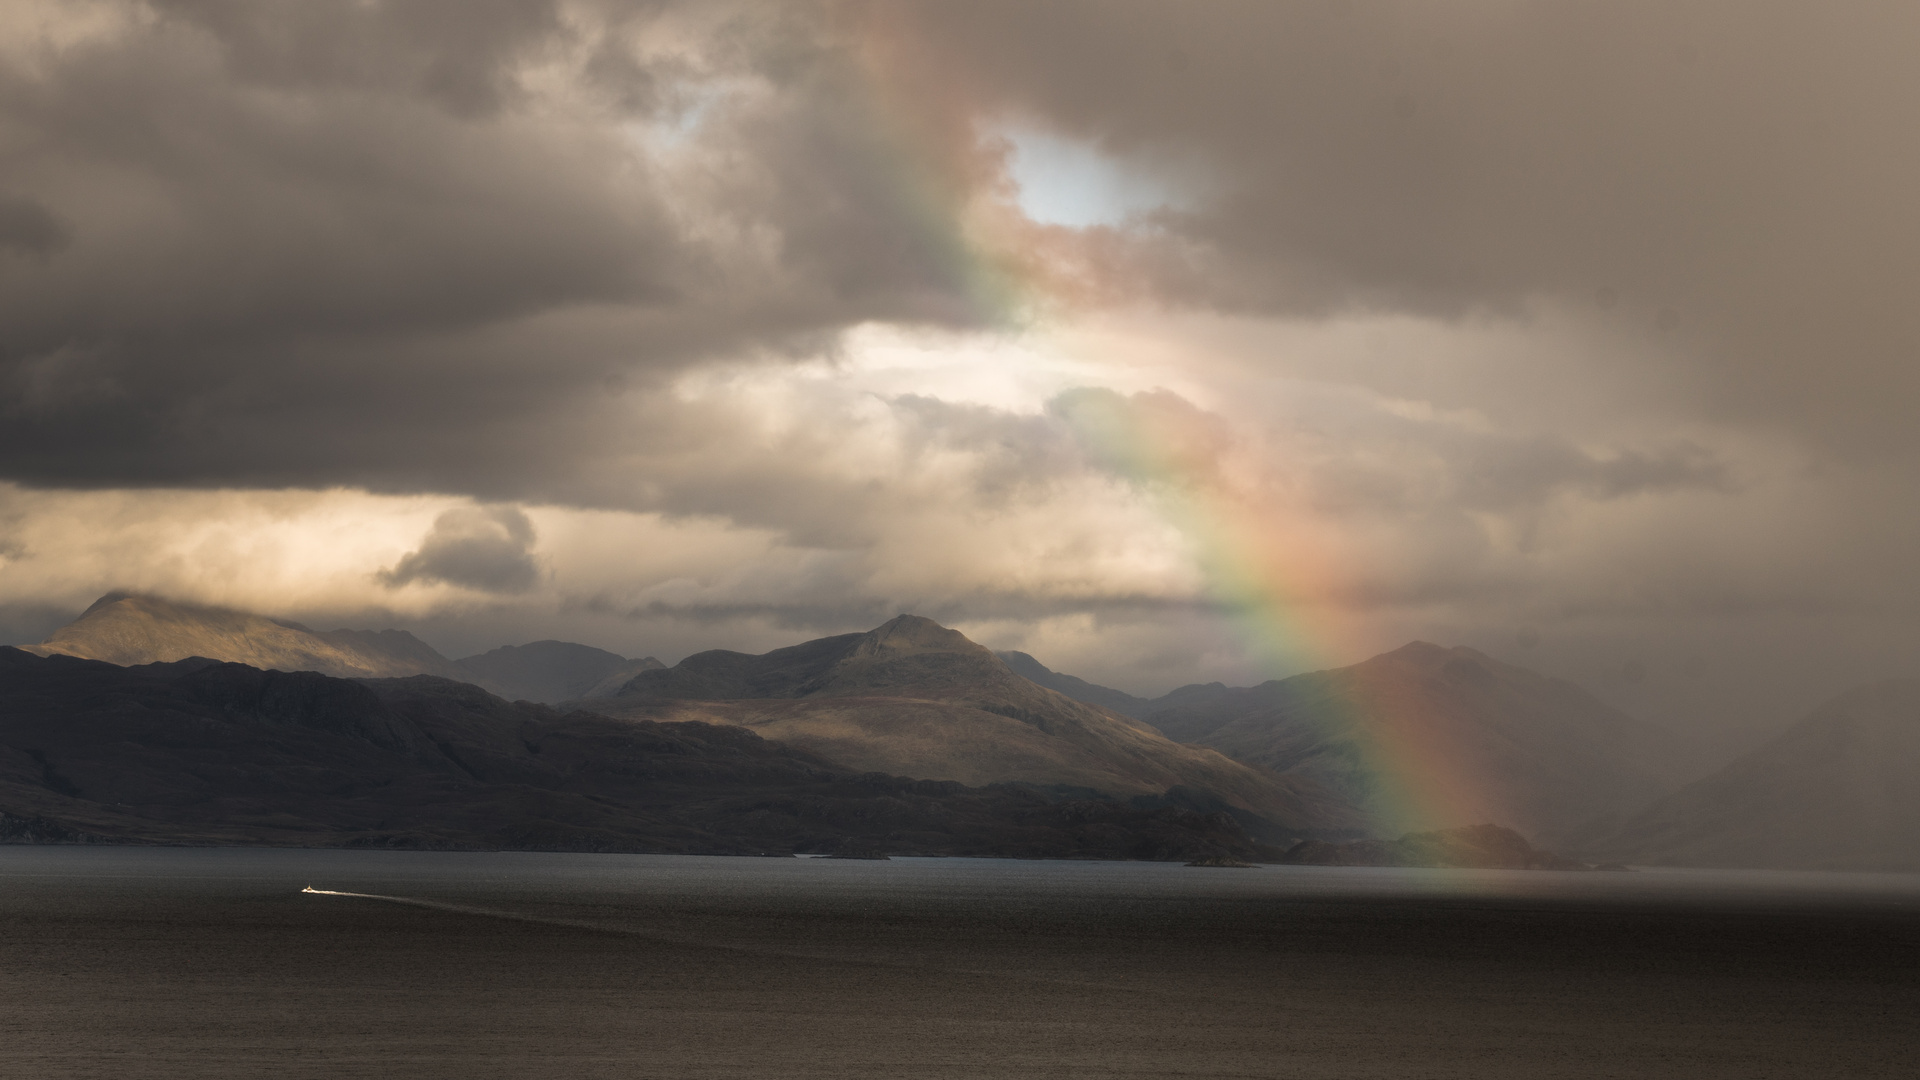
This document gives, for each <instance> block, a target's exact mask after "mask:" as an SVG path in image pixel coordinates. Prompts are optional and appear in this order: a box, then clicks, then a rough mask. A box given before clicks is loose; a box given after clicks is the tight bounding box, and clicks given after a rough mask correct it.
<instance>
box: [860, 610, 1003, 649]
mask: <svg viewBox="0 0 1920 1080" xmlns="http://www.w3.org/2000/svg"><path fill="white" fill-rule="evenodd" d="M920 652H962V653H974V652H978V653H985V652H987V649H986V648H985V647H984V646H981V645H978V644H975V643H974V642H973V641H972V639H970V638H968V637H967V635H965V634H963V633H961V632H960V631H958V630H950V629H948V628H946V627H944V626H941V625H940V624H939V623H937V622H934V621H933V620H932V619H929V618H926V617H924V616H921V615H896V616H894V617H893V618H892V619H889V620H887V621H886V622H884V623H882V624H880V625H879V626H877V627H875V628H873V629H872V630H869V631H867V633H866V634H864V635H863V636H862V638H861V641H860V643H859V644H858V645H856V646H855V647H854V650H853V653H852V655H853V656H881V655H885V654H900V653H920Z"/></svg>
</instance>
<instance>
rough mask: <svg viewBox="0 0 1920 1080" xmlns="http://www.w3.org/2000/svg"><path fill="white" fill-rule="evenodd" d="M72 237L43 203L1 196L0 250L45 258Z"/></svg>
mask: <svg viewBox="0 0 1920 1080" xmlns="http://www.w3.org/2000/svg"><path fill="white" fill-rule="evenodd" d="M72 239H73V235H72V233H71V231H70V230H69V229H68V228H67V226H66V225H65V223H63V222H62V221H61V220H60V219H59V218H56V217H54V216H53V214H52V212H51V211H49V210H48V209H47V208H46V207H44V206H42V205H40V204H39V203H37V202H34V201H33V200H32V199H15V198H6V197H4V196H0V252H4V251H13V252H18V253H21V254H26V255H33V256H40V257H42V258H44V257H46V256H48V255H51V254H53V253H54V252H56V251H58V250H60V249H61V248H63V247H66V246H67V244H68V243H69V242H71V241H72Z"/></svg>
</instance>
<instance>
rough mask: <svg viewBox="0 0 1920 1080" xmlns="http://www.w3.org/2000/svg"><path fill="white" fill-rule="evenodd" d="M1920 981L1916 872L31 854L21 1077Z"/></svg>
mask: <svg viewBox="0 0 1920 1080" xmlns="http://www.w3.org/2000/svg"><path fill="white" fill-rule="evenodd" d="M309 885H311V886H312V887H314V888H316V889H324V890H329V891H331V892H333V893H357V894H364V895H360V896H341V895H326V894H317V893H304V892H302V891H301V890H302V889H303V888H304V887H306V886H309ZM1917 1005H1920V876H1916V875H1893V874H1885V875H1880V874H1847V875H1842V874H1789V873H1761V872H1726V871H1681V870H1659V871H1643V872H1636V873H1628V874H1607V873H1584V874H1575V873H1550V872H1538V871H1535V872H1520V871H1514V872H1504V871H1437V870H1381V869H1343V868H1324V867H1263V868H1259V869H1253V870H1238V869H1224V868H1188V867H1184V866H1178V865H1173V864H1163V863H1101V862H1085V863H1082V862H1027V861H1010V860H1009V861H1002V860H971V859H895V860H892V861H887V862H862V861H854V860H828V859H744V858H699V857H685V856H627V855H565V854H533V853H486V854H474V853H411V852H339V851H292V850H268V849H231V848H229V849H158V848H145V849H143V848H91V849H90V848H31V847H6V848H0V1075H6V1076H9V1077H13V1076H21V1077H33V1076H60V1077H65V1076H103V1077H105V1076H182V1077H185V1076H194V1077H218V1076H258V1075H264V1074H267V1073H272V1074H274V1075H282V1076H295V1077H300V1076H314V1077H320V1076H326V1077H348V1076H366V1077H388V1076H401V1077H412V1076H419V1077H441V1076H446V1077H452V1076H460V1077H492V1076H500V1077H506V1076H527V1077H537V1076H555V1077H560V1076H566V1077H575V1076H608V1077H615V1076H618V1077H632V1076H663V1077H666V1076H674V1077H679V1076H686V1077H841V1076H873V1077H883V1076H884V1077H906V1076H928V1077H1026V1076H1033V1077H1040V1076H1047V1077H1109V1076H1156V1077H1157V1076H1276V1077H1279V1076H1286V1077H1414V1076H1419V1077H1455V1076H1458V1077H1493V1076H1514V1077H1539V1076H1680V1075H1685V1076H1689V1077H1715V1076H1727V1077H1736V1076H1738V1077H1757V1076H1783V1077H1784V1076H1809V1075H1851V1076H1908V1075H1911V1065H1910V1062H1909V1060H1908V1058H1909V1050H1908V1047H1907V1045H1906V1044H1907V1041H1908V1031H1909V1029H1910V1028H1911V1025H1912V1020H1911V1017H1912V1016H1913V1015H1914V1010H1915V1006H1917Z"/></svg>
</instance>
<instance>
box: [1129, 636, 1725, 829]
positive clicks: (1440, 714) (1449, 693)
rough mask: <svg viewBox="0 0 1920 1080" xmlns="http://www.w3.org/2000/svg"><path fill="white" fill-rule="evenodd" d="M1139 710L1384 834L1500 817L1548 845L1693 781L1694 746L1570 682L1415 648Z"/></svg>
mask: <svg viewBox="0 0 1920 1080" xmlns="http://www.w3.org/2000/svg"><path fill="white" fill-rule="evenodd" d="M1145 719H1146V721H1147V722H1148V723H1151V724H1153V725H1154V726H1155V727H1158V728H1159V729H1160V730H1161V731H1163V732H1165V733H1166V734H1167V735H1168V736H1170V737H1172V738H1176V739H1182V740H1187V741H1192V742H1194V743H1197V744H1199V745H1202V746H1210V747H1213V748H1215V749H1217V750H1219V751H1221V752H1222V753H1225V754H1227V755H1228V756H1230V757H1232V758H1234V759H1235V760H1238V761H1243V762H1246V763H1248V764H1250V765H1255V766H1258V767H1260V768H1262V769H1265V770H1268V771H1270V772H1272V773H1274V774H1276V775H1279V776H1283V777H1311V778H1314V779H1317V780H1319V781H1320V782H1321V783H1323V784H1324V785H1326V786H1327V787H1329V788H1331V789H1333V790H1335V791H1337V792H1339V793H1341V794H1342V795H1343V796H1345V797H1346V798H1348V799H1351V800H1352V801H1353V802H1355V803H1357V804H1359V805H1361V806H1363V807H1366V808H1367V809H1368V811H1369V812H1370V815H1371V818H1372V821H1373V824H1374V827H1375V828H1376V829H1378V830H1380V831H1383V832H1387V833H1393V832H1398V831H1401V830H1406V829H1422V828H1446V827H1455V826H1461V825H1471V824H1480V823H1484V822H1497V823H1501V824H1505V825H1510V826H1512V827H1514V828H1517V829H1519V830H1521V831H1522V832H1524V833H1526V834H1527V835H1529V836H1530V837H1533V838H1534V839H1536V840H1542V841H1544V842H1549V843H1554V844H1559V843H1562V842H1563V841H1564V840H1565V838H1566V837H1567V835H1568V834H1569V832H1570V831H1571V830H1573V829H1575V828H1576V827H1578V826H1580V825H1582V824H1584V823H1586V822H1589V821H1591V820H1592V819H1594V818H1595V817H1597V816H1600V815H1604V814H1610V813H1611V814H1619V813H1624V812H1627V811H1629V810H1631V809H1633V808H1637V807H1640V806H1644V805H1646V803H1647V802H1649V801H1651V800H1652V799H1655V798H1658V797H1659V796H1660V795H1663V794H1665V793H1666V792H1669V791H1672V790H1673V789H1674V788H1675V787H1677V786H1678V785H1679V783H1681V782H1682V781H1684V780H1686V779H1688V778H1690V776H1691V775H1697V774H1695V773H1693V772H1692V771H1691V770H1692V769H1694V768H1695V767H1696V766H1695V761H1696V759H1695V757H1694V754H1693V752H1692V749H1691V747H1689V746H1687V745H1685V744H1683V743H1681V742H1680V741H1679V740H1677V739H1676V738H1674V737H1673V736H1671V735H1670V734H1668V733H1666V732H1664V731H1663V730H1662V729H1660V728H1657V727H1654V726H1653V725H1650V724H1647V723H1644V722H1642V721H1639V720H1636V719H1634V718H1632V717H1630V716H1627V715H1625V714H1624V713H1621V712H1620V711H1618V710H1616V709H1614V708H1612V707H1610V706H1608V705H1606V704H1605V703H1603V702H1601V701H1600V700H1599V699H1597V698H1595V697H1594V696H1593V695H1591V694H1589V693H1587V692H1586V691H1584V690H1582V689H1580V688H1579V687H1577V686H1575V685H1573V684H1572V683H1568V682H1564V681H1562V680H1559V679H1550V678H1547V677H1545V676H1541V675H1538V674H1535V673H1534V672H1531V671H1528V670H1526V669H1525V668H1519V667H1515V666H1513V665H1511V664H1503V663H1501V662H1499V661H1497V660H1495V659H1493V658H1492V657H1489V656H1486V655H1485V654H1483V653H1479V652H1476V651H1474V650H1472V649H1467V648H1452V649H1449V648H1443V647H1441V646H1438V645H1430V644H1427V643H1425V642H1414V643H1412V644H1410V645H1407V646H1404V647H1402V648H1400V649H1396V650H1395V651H1393V652H1390V653H1386V654H1384V655H1382V656H1376V657H1374V658H1373V659H1371V660H1368V661H1366V662H1364V663H1361V664H1356V665H1354V666H1352V667H1346V668H1337V669H1334V670H1330V671H1318V672H1313V673H1310V674H1304V675H1296V676H1294V677H1292V678H1289V679H1280V680H1276V681H1273V682H1267V683H1263V684H1261V685H1259V686H1252V687H1243V688H1234V687H1225V686H1221V685H1220V684H1218V683H1214V684H1211V685H1204V686H1189V687H1182V688H1181V689H1180V690H1177V691H1174V692H1173V693H1172V694H1169V695H1167V696H1166V697H1164V698H1160V699H1157V700H1156V701H1154V702H1153V703H1151V705H1150V707H1149V708H1148V709H1147V710H1146V711H1145Z"/></svg>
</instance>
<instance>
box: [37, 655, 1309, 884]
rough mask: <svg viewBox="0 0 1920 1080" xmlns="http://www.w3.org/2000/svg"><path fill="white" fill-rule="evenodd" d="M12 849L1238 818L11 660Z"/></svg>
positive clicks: (908, 843)
mask: <svg viewBox="0 0 1920 1080" xmlns="http://www.w3.org/2000/svg"><path fill="white" fill-rule="evenodd" d="M0 702H4V709H0V840H8V841H13V842H42V843H94V842H106V843H127V842H133V843H161V844H236V843H237V844H278V845H293V846H302V847H335V846H347V847H403V848H450V849H458V848H514V849H521V850H567V851H655V852H704V853H715V854H760V853H770V854H782V855H785V854H789V853H792V852H795V851H805V852H818V853H839V854H854V855H862V854H874V853H881V854H884V853H887V852H908V853H914V854H944V855H991V856H1027V857H1032V856H1052V857H1068V856H1077V857H1082V858H1086V857H1101V858H1136V859H1137V858H1147V859H1179V858H1207V857H1222V856H1237V857H1241V858H1246V857H1257V856H1262V855H1265V856H1272V855H1274V854H1276V852H1275V851H1274V850H1273V849H1271V848H1262V847H1261V846H1260V845H1258V844H1256V843H1254V842H1253V841H1251V840H1250V839H1249V838H1248V837H1247V835H1246V833H1245V832H1244V830H1242V829H1241V828H1240V826H1239V824H1238V823H1237V822H1236V821H1235V820H1234V819H1232V818H1231V817H1229V816H1227V815H1224V814H1203V813H1199V812H1196V811H1194V810H1191V809H1185V808H1181V807H1176V806H1164V805H1163V806H1153V807H1135V806H1131V805H1128V804H1127V803H1125V802H1120V801H1115V800H1111V799H1100V798H1063V797H1060V796H1058V795H1055V794H1053V793H1049V792H1043V791H1039V790H1036V789H1033V788H1028V787H1018V786H1007V785H1002V786H998V787H991V788H969V787H965V786H963V785H959V784H952V783H938V782H932V781H925V780H913V779H908V778H903V777H892V776H880V775H874V774H859V773H855V772H852V771H849V770H847V769H844V768H841V767H839V766H836V765H834V764H832V763H830V762H825V761H822V760H820V759H819V758H816V757H814V756H812V755H810V754H807V753H805V752H804V751H800V750H796V749H794V748H792V747H787V746H782V745H780V744H777V743H770V742H767V741H766V740H764V739H761V738H759V737H758V736H756V735H754V734H753V733H752V732H750V731H745V730H741V729H739V728H734V727H714V726H710V725H706V724H686V723H679V724H656V723H650V722H647V721H624V720H611V719H608V718H606V717H600V716H594V715H592V714H589V713H582V712H572V713H561V712H559V711H556V710H554V709H551V708H548V707H545V706H542V705H537V704H534V703H532V702H526V701H522V702H507V701H503V700H501V699H500V698H497V697H495V696H493V695H491V694H488V693H487V692H486V691H484V690H481V689H480V688H478V687H475V686H472V685H469V684H465V683H459V682H454V681H452V680H448V679H442V678H438V677H435V676H428V675H417V676H412V677H410V678H401V679H360V680H348V679H337V678H333V677H331V676H326V675H321V674H318V673H316V672H281V671H267V670H262V669H259V668H254V667H248V666H245V665H241V664H230V663H221V662H218V661H213V660H206V659H192V660H182V661H176V662H173V663H160V664H145V665H134V666H125V667H123V666H117V665H113V664H108V663H104V662H101V661H95V660H82V659H77V658H74V657H69V656H65V655H61V654H54V655H51V656H44V657H43V656H36V655H33V654H31V653H28V652H25V651H22V650H19V649H13V648H0Z"/></svg>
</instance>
